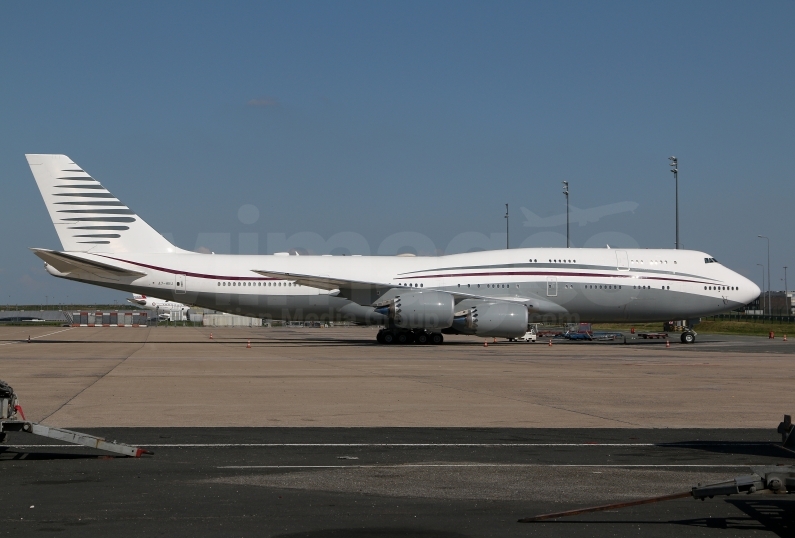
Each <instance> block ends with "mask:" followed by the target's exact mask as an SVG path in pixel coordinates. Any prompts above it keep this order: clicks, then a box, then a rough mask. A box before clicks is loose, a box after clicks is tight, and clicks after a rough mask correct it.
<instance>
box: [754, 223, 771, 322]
mask: <svg viewBox="0 0 795 538" xmlns="http://www.w3.org/2000/svg"><path fill="white" fill-rule="evenodd" d="M757 237H758V238H760V239H767V310H768V311H769V314H768V315H769V316H770V315H772V314H773V310H772V309H771V308H770V238H769V237H767V236H764V235H757Z"/></svg>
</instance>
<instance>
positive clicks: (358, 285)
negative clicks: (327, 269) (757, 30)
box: [252, 269, 393, 291]
mask: <svg viewBox="0 0 795 538" xmlns="http://www.w3.org/2000/svg"><path fill="white" fill-rule="evenodd" d="M252 271H253V272H254V273H257V274H258V275H262V276H265V277H269V278H278V279H280V280H292V281H294V282H296V283H298V284H301V285H302V286H309V287H310V288H318V289H321V290H329V291H331V290H339V289H342V288H349V289H370V288H373V287H379V288H391V287H393V286H392V285H390V284H379V283H377V282H364V281H359V280H345V279H340V278H331V277H329V276H324V275H303V274H300V273H280V272H277V271H260V270H258V269H252Z"/></svg>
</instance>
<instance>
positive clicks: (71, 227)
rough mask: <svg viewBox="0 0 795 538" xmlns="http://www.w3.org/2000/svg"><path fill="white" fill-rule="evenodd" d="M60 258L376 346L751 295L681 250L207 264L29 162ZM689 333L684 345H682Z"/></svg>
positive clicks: (695, 311) (684, 309)
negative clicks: (326, 325)
mask: <svg viewBox="0 0 795 538" xmlns="http://www.w3.org/2000/svg"><path fill="white" fill-rule="evenodd" d="M27 159H28V163H29V164H30V168H31V170H32V172H33V176H34V177H35V179H36V183H37V184H38V187H39V190H40V191H41V194H42V197H43V198H44V203H45V205H46V206H47V210H48V211H49V214H50V218H51V219H52V222H53V224H54V225H55V229H56V231H57V233H58V237H59V239H60V241H61V244H62V246H63V250H62V251H59V250H50V249H43V248H34V249H32V250H33V252H34V253H35V254H36V255H37V256H38V257H39V258H41V259H42V260H44V262H45V268H46V270H47V271H48V272H49V273H50V274H52V275H54V276H57V277H60V278H66V279H69V280H76V281H79V282H85V283H88V284H94V285H97V286H104V287H107V288H113V289H117V290H123V291H127V292H132V293H139V294H142V295H154V296H157V297H170V298H172V299H173V300H175V301H177V300H178V301H181V302H185V303H189V304H194V305H197V306H202V307H206V308H212V309H216V310H221V311H225V312H234V313H238V314H242V315H247V316H253V317H270V318H275V319H284V320H295V321H297V320H303V321H315V320H323V321H327V320H347V321H353V322H355V323H361V324H378V325H384V326H385V328H384V329H382V330H381V331H379V333H378V337H377V339H378V341H379V342H385V343H391V342H398V343H404V342H409V341H416V342H419V343H425V342H431V343H441V342H442V340H443V336H442V333H448V334H449V333H453V334H456V333H457V334H468V335H474V336H480V337H492V336H494V337H505V338H518V337H521V336H523V335H524V334H526V332H527V329H528V325H529V323H531V322H545V323H553V322H555V323H560V322H564V321H565V322H578V321H587V322H655V321H668V320H673V319H679V320H697V319H698V318H700V317H703V316H709V315H712V314H717V313H721V312H726V311H728V310H731V309H733V308H736V307H738V306H742V305H745V304H747V303H749V302H751V301H752V300H754V299H756V298H757V297H758V296H759V287H758V286H757V285H756V284H754V283H753V282H751V281H750V280H748V279H747V278H745V277H743V276H741V275H739V274H737V273H735V272H733V271H731V270H729V269H728V268H726V267H724V266H723V265H721V264H720V263H717V261H716V260H715V258H713V257H712V256H710V255H709V254H706V253H703V252H697V251H691V250H651V249H625V250H619V249H574V248H571V249H566V248H526V249H510V250H495V251H485V252H471V253H465V254H453V255H448V256H436V257H401V256H290V255H269V256H259V255H214V254H202V253H197V252H190V251H186V250H182V249H180V248H177V247H176V246H174V245H172V244H171V243H170V242H168V241H167V240H166V239H165V238H164V237H163V236H162V235H160V234H159V233H157V232H156V231H155V230H154V229H153V228H151V227H150V226H149V225H148V224H147V223H146V222H144V221H143V219H141V217H139V216H138V215H136V214H135V212H133V211H132V210H131V209H130V208H128V207H127V206H126V205H124V203H122V202H121V201H119V200H118V199H117V198H116V197H115V196H113V195H112V194H111V193H110V192H109V191H108V190H107V189H106V188H105V187H104V186H102V185H101V184H100V183H99V182H98V181H97V180H96V179H94V178H93V177H91V176H90V175H89V174H88V173H87V172H85V171H84V170H83V169H82V168H81V167H79V166H78V165H76V164H75V163H74V162H73V161H72V160H71V159H69V158H68V157H67V156H65V155H27ZM693 324H694V322H693V321H690V322H689V323H688V325H689V327H688V330H686V331H685V332H683V334H682V341H683V342H688V343H690V342H693V341H694V340H695V335H696V333H695V332H694V331H693V330H692V325H693Z"/></svg>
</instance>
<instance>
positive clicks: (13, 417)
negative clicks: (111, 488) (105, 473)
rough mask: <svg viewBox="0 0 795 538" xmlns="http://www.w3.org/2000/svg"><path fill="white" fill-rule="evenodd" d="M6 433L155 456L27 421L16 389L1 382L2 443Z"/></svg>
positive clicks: (108, 450) (0, 421)
mask: <svg viewBox="0 0 795 538" xmlns="http://www.w3.org/2000/svg"><path fill="white" fill-rule="evenodd" d="M6 432H25V433H32V434H34V435H41V436H42V437H49V438H50V439H56V440H58V441H65V442H67V443H74V444H77V445H83V446H87V447H90V448H96V449H97V450H103V451H105V452H113V453H114V454H120V455H122V456H129V457H131V458H140V457H141V456H142V455H144V454H154V453H153V452H150V451H149V450H145V449H143V448H138V447H134V446H130V445H125V444H122V443H117V442H115V441H114V442H112V443H110V442H108V441H106V440H105V439H103V438H101V437H95V436H93V435H88V434H86V433H80V432H73V431H71V430H63V429H60V428H52V427H50V426H44V425H43V424H38V423H36V422H31V421H29V420H25V413H24V412H23V411H22V407H21V406H20V405H19V398H17V395H16V394H14V389H12V388H11V386H9V385H8V383H6V382H5V381H2V380H0V443H2V442H3V441H5V438H6Z"/></svg>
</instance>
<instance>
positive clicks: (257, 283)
mask: <svg viewBox="0 0 795 538" xmlns="http://www.w3.org/2000/svg"><path fill="white" fill-rule="evenodd" d="M218 285H219V286H271V285H273V286H299V285H300V284H293V283H292V282H285V283H284V284H282V283H281V282H267V283H266V282H218Z"/></svg>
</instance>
